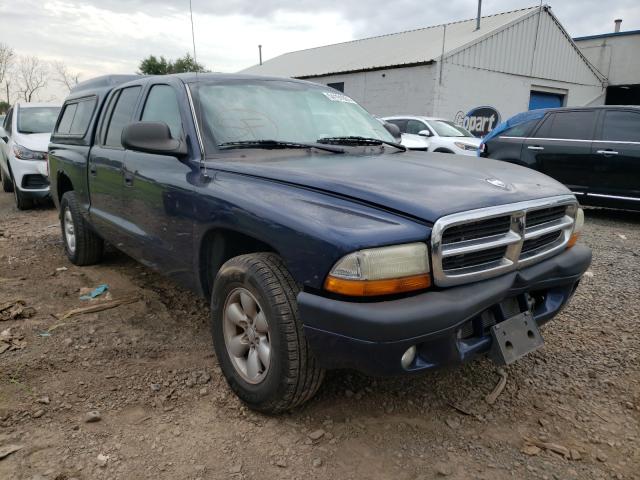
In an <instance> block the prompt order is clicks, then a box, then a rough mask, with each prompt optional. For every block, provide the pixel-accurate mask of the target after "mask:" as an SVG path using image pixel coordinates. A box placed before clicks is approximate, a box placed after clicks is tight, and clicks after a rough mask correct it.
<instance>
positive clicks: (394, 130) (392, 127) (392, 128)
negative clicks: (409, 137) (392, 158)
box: [383, 122, 402, 139]
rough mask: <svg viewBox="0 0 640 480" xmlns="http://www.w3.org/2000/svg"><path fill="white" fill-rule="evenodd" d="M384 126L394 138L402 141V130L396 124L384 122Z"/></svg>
mask: <svg viewBox="0 0 640 480" xmlns="http://www.w3.org/2000/svg"><path fill="white" fill-rule="evenodd" d="M383 125H384V128H386V129H387V132H389V133H390V134H391V136H392V137H393V138H395V139H400V138H401V137H402V134H401V133H400V128H399V127H398V126H397V125H396V124H394V123H389V122H384V123H383Z"/></svg>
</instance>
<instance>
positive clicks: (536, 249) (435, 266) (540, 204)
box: [431, 195, 577, 286]
mask: <svg viewBox="0 0 640 480" xmlns="http://www.w3.org/2000/svg"><path fill="white" fill-rule="evenodd" d="M576 211H577V202H576V200H575V197H573V196H572V195H566V196H559V197H552V198H546V199H542V200H533V201H528V202H520V203H512V204H509V205H500V206H497V207H489V208H482V209H478V210H471V211H469V212H462V213H456V214H453V215H448V216H446V217H443V218H441V219H439V220H438V221H437V222H436V223H435V225H434V226H433V231H432V234H431V251H432V257H433V258H432V271H433V276H434V280H435V283H436V285H439V286H451V285H459V284H462V283H467V282H472V281H477V280H481V279H484V278H489V277H494V276H497V275H501V274H503V273H506V272H509V271H512V270H516V269H517V268H519V267H521V266H526V265H530V264H532V263H536V262H538V261H540V260H542V259H544V258H547V257H549V256H551V255H553V254H555V253H558V252H559V251H560V250H562V249H563V248H564V247H565V246H566V244H567V242H568V241H569V238H570V236H571V233H572V231H573V223H574V219H575V215H576Z"/></svg>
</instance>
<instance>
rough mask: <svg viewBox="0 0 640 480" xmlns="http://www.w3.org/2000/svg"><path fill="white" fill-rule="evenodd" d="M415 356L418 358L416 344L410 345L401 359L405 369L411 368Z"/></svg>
mask: <svg viewBox="0 0 640 480" xmlns="http://www.w3.org/2000/svg"><path fill="white" fill-rule="evenodd" d="M415 358H416V346H415V345H413V346H411V347H409V348H408V349H407V351H406V352H404V353H403V354H402V358H401V359H400V364H402V368H404V369H405V370H406V369H407V368H409V367H410V366H411V364H412V363H413V360H414V359H415Z"/></svg>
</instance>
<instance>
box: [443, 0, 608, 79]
mask: <svg viewBox="0 0 640 480" xmlns="http://www.w3.org/2000/svg"><path fill="white" fill-rule="evenodd" d="M445 61H446V62H447V63H453V64H456V65H463V66H467V67H475V68H480V69H485V70H490V71H493V72H503V73H511V74H516V75H525V76H530V77H535V78H546V79H548V80H559V81H564V82H570V83H577V84H584V85H599V84H601V83H602V82H601V79H600V78H598V76H597V75H596V73H595V72H594V71H593V70H592V68H591V66H590V65H589V64H588V63H587V62H585V60H584V58H583V57H582V55H580V52H579V51H578V49H576V47H575V46H574V45H573V43H572V42H571V38H570V37H569V35H568V34H567V33H566V31H565V30H564V28H562V26H561V25H560V23H559V22H558V21H557V19H556V18H555V17H554V16H553V15H552V14H551V13H550V12H549V11H548V9H547V8H546V7H541V8H540V9H539V10H538V11H537V12H536V13H535V14H534V15H529V16H527V17H524V18H523V19H521V20H519V21H518V22H516V23H513V24H511V25H509V26H507V27H506V28H504V29H502V30H498V31H496V32H494V33H492V34H490V35H488V36H487V37H486V38H484V39H482V40H480V41H479V42H476V43H472V44H471V45H468V46H466V47H464V48H462V49H458V50H456V51H453V52H451V53H450V54H449V55H447V56H446V57H445Z"/></svg>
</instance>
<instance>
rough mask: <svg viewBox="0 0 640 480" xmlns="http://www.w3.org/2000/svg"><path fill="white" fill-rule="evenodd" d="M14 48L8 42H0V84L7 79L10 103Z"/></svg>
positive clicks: (8, 101)
mask: <svg viewBox="0 0 640 480" xmlns="http://www.w3.org/2000/svg"><path fill="white" fill-rule="evenodd" d="M14 56H15V55H14V53H13V49H12V48H11V47H10V46H9V45H7V44H6V43H0V85H2V82H4V81H6V82H7V83H6V88H7V103H10V100H9V79H8V78H7V77H8V73H9V70H10V69H11V65H12V64H13V58H14Z"/></svg>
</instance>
